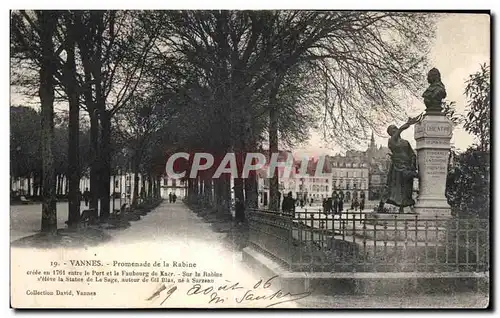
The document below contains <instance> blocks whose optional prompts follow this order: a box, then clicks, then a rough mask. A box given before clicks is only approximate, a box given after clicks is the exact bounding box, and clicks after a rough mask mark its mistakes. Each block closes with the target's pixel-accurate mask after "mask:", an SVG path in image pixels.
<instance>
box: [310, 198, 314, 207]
mask: <svg viewBox="0 0 500 318" xmlns="http://www.w3.org/2000/svg"><path fill="white" fill-rule="evenodd" d="M313 202H314V199H313V198H311V201H310V202H309V206H312V205H313Z"/></svg>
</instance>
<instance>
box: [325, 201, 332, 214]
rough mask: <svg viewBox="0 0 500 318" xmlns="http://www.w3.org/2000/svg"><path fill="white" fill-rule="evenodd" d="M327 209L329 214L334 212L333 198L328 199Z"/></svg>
mask: <svg viewBox="0 0 500 318" xmlns="http://www.w3.org/2000/svg"><path fill="white" fill-rule="evenodd" d="M326 211H327V213H328V214H330V213H332V212H334V211H333V204H332V198H328V199H326Z"/></svg>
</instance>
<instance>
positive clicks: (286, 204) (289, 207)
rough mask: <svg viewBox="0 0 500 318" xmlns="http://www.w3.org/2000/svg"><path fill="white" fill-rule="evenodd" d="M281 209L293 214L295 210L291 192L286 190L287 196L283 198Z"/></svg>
mask: <svg viewBox="0 0 500 318" xmlns="http://www.w3.org/2000/svg"><path fill="white" fill-rule="evenodd" d="M281 206H282V208H281V209H282V211H283V212H285V213H287V214H293V212H294V210H295V200H294V199H293V197H292V192H288V194H287V196H286V197H284V198H283V203H282V205H281Z"/></svg>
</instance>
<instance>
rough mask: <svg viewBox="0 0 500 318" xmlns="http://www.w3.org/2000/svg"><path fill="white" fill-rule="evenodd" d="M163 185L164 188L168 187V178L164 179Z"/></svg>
mask: <svg viewBox="0 0 500 318" xmlns="http://www.w3.org/2000/svg"><path fill="white" fill-rule="evenodd" d="M163 185H164V186H166V185H168V179H167V178H164V179H163Z"/></svg>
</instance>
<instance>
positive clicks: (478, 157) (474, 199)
mask: <svg viewBox="0 0 500 318" xmlns="http://www.w3.org/2000/svg"><path fill="white" fill-rule="evenodd" d="M446 195H447V198H448V203H449V204H450V206H451V207H452V211H453V213H454V215H456V216H459V217H470V216H477V217H480V218H488V217H489V211H490V154H489V152H486V151H483V150H481V149H479V148H475V147H470V148H468V149H467V150H466V151H465V152H463V153H461V154H455V155H454V159H453V164H452V165H451V166H450V168H449V172H448V179H447V186H446Z"/></svg>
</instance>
